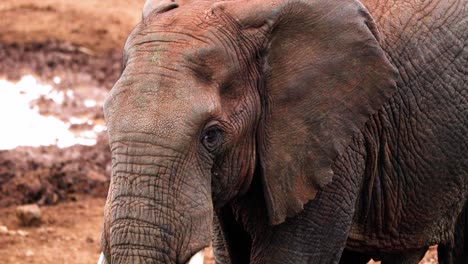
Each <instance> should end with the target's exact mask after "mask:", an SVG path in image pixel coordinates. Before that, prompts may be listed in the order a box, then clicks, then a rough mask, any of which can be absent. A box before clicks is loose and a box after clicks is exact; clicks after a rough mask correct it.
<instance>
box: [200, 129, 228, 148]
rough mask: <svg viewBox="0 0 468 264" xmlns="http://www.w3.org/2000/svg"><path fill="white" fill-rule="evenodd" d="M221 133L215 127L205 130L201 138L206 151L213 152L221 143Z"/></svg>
mask: <svg viewBox="0 0 468 264" xmlns="http://www.w3.org/2000/svg"><path fill="white" fill-rule="evenodd" d="M222 137H223V132H222V131H221V130H220V129H219V128H217V127H210V128H208V129H206V130H205V132H204V133H203V137H202V140H201V141H202V144H203V146H205V148H206V149H207V150H208V151H213V150H215V149H216V147H218V146H219V145H220V143H221V141H222V140H221V139H222Z"/></svg>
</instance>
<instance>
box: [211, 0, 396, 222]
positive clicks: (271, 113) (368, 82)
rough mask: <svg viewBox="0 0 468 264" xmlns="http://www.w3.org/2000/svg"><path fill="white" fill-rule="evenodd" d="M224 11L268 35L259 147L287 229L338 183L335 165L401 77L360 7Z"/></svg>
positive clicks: (338, 4) (252, 6)
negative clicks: (306, 206) (324, 189)
mask: <svg viewBox="0 0 468 264" xmlns="http://www.w3.org/2000/svg"><path fill="white" fill-rule="evenodd" d="M219 6H220V7H221V8H222V9H224V10H225V12H227V13H229V14H230V15H231V16H232V17H234V18H235V19H236V21H237V22H238V23H239V24H240V25H241V27H242V28H244V30H258V31H261V32H262V33H263V35H266V36H267V37H266V38H267V39H266V40H265V42H266V43H267V45H266V48H265V49H266V52H265V53H266V55H265V56H266V57H265V69H264V70H265V80H264V81H265V82H264V84H265V87H264V88H263V89H264V90H263V91H261V93H263V94H264V97H265V98H264V101H265V102H266V103H265V107H264V113H263V114H264V117H263V119H262V121H261V123H260V125H259V127H260V128H259V133H258V144H259V157H260V165H261V168H262V174H263V175H262V177H263V185H264V192H265V199H266V203H267V208H268V213H269V217H270V223H271V224H280V223H282V222H283V221H284V220H285V219H286V217H291V216H294V215H296V214H297V213H298V212H300V211H301V210H303V206H304V204H306V203H307V202H308V201H310V200H312V199H314V197H315V196H316V194H317V192H318V190H320V188H322V187H324V186H325V185H327V184H328V183H330V182H331V181H332V177H333V171H332V165H333V162H334V161H335V160H336V158H337V157H338V156H339V155H340V154H342V153H343V151H344V149H345V148H346V147H347V146H348V145H349V144H350V141H351V139H352V137H353V135H354V134H355V133H356V132H359V131H360V129H361V128H363V126H364V124H365V123H366V121H367V120H368V119H369V117H370V116H371V115H372V114H373V113H374V112H376V111H377V110H378V109H379V108H380V107H382V105H383V103H384V102H385V101H386V100H387V99H389V97H390V96H391V95H392V94H393V92H394V91H395V89H396V81H395V80H396V78H397V74H396V70H395V69H394V68H393V67H392V65H391V64H390V62H389V61H388V59H387V58H386V56H385V53H384V52H383V50H382V48H381V47H380V45H379V40H378V32H377V30H376V27H375V24H374V22H373V20H372V18H371V17H370V15H369V13H368V11H367V10H366V9H365V7H364V6H363V5H362V4H361V3H359V2H357V1H353V0H346V1H345V0H303V1H301V0H290V1H271V0H270V1H269V2H268V1H267V2H265V1H264V0H253V1H246V2H243V3H239V2H235V1H229V2H223V3H220V4H219ZM265 32H266V34H265ZM259 33H260V32H259ZM257 35H258V34H257ZM260 35H262V34H260Z"/></svg>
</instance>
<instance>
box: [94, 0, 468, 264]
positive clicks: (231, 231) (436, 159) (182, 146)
mask: <svg viewBox="0 0 468 264" xmlns="http://www.w3.org/2000/svg"><path fill="white" fill-rule="evenodd" d="M466 8H467V3H466V2H464V1H443V2H440V3H436V2H435V1H433V2H431V1H426V2H419V1H418V2H417V1H414V3H410V2H405V3H400V2H393V1H380V2H375V1H364V2H363V3H360V2H357V1H351V0H343V1H325V0H316V1H311V0H308V1H299V0H291V1H271V0H264V1H260V0H255V1H226V2H219V3H215V2H213V1H194V2H184V3H181V2H179V3H176V4H174V2H171V1H167V2H164V1H159V2H158V1H150V2H148V3H147V4H145V8H144V12H143V20H142V22H141V23H140V24H139V25H138V26H137V27H136V28H135V29H134V31H133V32H132V34H131V35H130V36H129V38H128V41H127V43H126V46H125V51H124V70H123V73H122V75H121V77H120V79H119V81H118V82H117V83H116V84H115V86H114V88H113V89H112V91H111V93H110V94H109V96H108V99H107V101H106V103H105V114H106V120H107V125H108V131H109V138H110V146H111V151H112V162H113V163H112V164H113V170H112V180H111V186H110V189H109V195H108V199H107V203H106V208H105V220H104V231H103V236H102V248H103V252H104V254H105V258H106V259H107V262H109V263H185V262H187V261H188V260H189V259H190V257H191V256H192V255H193V254H195V253H196V252H197V251H199V250H201V249H202V248H203V247H205V246H208V245H209V243H210V241H211V239H212V234H213V243H214V248H215V255H216V259H217V262H218V263H367V261H368V260H369V259H370V258H371V257H372V258H374V259H380V260H382V261H383V263H384V264H385V263H417V262H418V260H419V259H420V258H421V257H422V256H423V255H424V252H425V251H426V249H427V247H428V246H430V245H433V244H439V261H440V263H467V262H468V256H467V253H466V252H468V248H467V245H468V231H467V230H468V217H467V214H468V213H467V210H468V208H467V207H468V205H467V197H468V188H467V183H468V160H467V156H466V153H467V152H468V144H467V139H466V135H468V117H467V111H468V109H467V108H468V106H467V101H468V98H467V88H466V78H467V77H466V69H465V68H466V65H467V56H468V55H467V52H466V49H465V48H464V45H465V44H466V39H467V30H466V18H467V11H466ZM213 219H214V221H213Z"/></svg>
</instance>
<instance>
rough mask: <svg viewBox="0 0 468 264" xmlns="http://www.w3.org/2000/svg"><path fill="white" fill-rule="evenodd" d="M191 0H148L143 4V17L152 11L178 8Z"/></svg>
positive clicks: (158, 11) (160, 11) (159, 11)
mask: <svg viewBox="0 0 468 264" xmlns="http://www.w3.org/2000/svg"><path fill="white" fill-rule="evenodd" d="M189 1H190V0H146V2H145V4H144V5H143V19H145V18H147V17H148V16H149V15H150V14H152V13H164V12H167V11H169V10H171V9H174V8H177V7H179V6H180V5H183V4H185V3H187V2H189Z"/></svg>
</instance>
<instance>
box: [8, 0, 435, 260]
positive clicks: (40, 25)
mask: <svg viewBox="0 0 468 264" xmlns="http://www.w3.org/2000/svg"><path fill="white" fill-rule="evenodd" d="M143 2H144V0H82V1H60V0H42V1H33V0H2V1H0V79H8V80H10V81H17V80H19V79H20V78H21V77H22V76H24V75H30V74H32V75H33V76H35V77H36V78H37V79H38V80H39V81H40V82H43V83H46V84H51V85H53V87H54V89H56V90H57V91H63V92H64V93H65V94H66V92H67V91H69V90H72V91H73V97H68V96H65V98H64V100H63V102H61V103H59V104H58V103H56V102H54V101H53V100H51V99H48V98H45V97H41V98H39V99H37V100H35V101H33V102H32V103H31V107H37V108H38V111H39V113H41V115H44V116H54V117H56V118H59V119H60V120H62V121H64V122H69V121H70V119H71V118H80V119H82V120H87V122H85V123H83V124H74V125H72V127H71V129H72V130H73V131H75V132H76V133H80V132H83V131H86V130H89V129H91V128H92V127H93V126H94V125H102V124H104V117H103V113H102V110H101V109H102V101H103V99H104V96H105V94H106V93H107V91H109V90H110V88H111V87H112V85H113V83H114V82H115V80H116V79H117V78H118V76H119V74H120V63H121V49H122V47H123V44H124V42H125V39H126V37H127V35H128V33H129V32H130V31H131V29H132V28H133V26H134V25H135V24H136V23H137V22H138V21H139V19H140V17H141V15H140V10H141V7H142V5H143ZM57 77H59V78H60V80H61V81H60V83H57V82H55V81H54V80H55V79H56V78H57ZM0 92H1V91H0ZM90 99H91V100H93V101H94V102H96V104H95V105H93V106H89V105H86V100H90ZM12 111H14V109H12ZM3 114H5V113H3ZM18 122H21V120H18ZM7 125H8V124H2V125H1V126H7ZM30 136H31V137H34V134H33V133H32V134H31V135H30ZM109 170H110V153H109V148H108V145H107V137H106V134H105V131H104V132H103V133H100V134H99V135H98V138H97V144H96V145H94V146H81V145H75V146H72V147H68V148H63V149H61V148H58V147H56V146H44V147H19V148H16V149H13V150H6V151H0V226H4V227H6V228H7V229H8V230H9V231H8V232H3V233H2V232H0V263H12V264H15V263H36V264H42V263H71V264H74V263H95V262H96V260H97V258H98V255H99V236H100V230H101V226H102V223H101V222H102V211H103V205H104V203H105V196H106V194H107V188H108V184H109V175H110V171H109ZM28 203H37V204H38V205H40V206H41V209H42V213H43V219H42V224H41V225H40V226H37V227H23V226H20V225H19V223H18V220H17V219H16V216H15V206H17V205H21V204H28ZM0 231H1V230H0ZM423 263H437V261H436V255H435V250H434V249H432V250H431V251H430V252H429V253H428V255H427V256H426V259H425V262H423Z"/></svg>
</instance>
